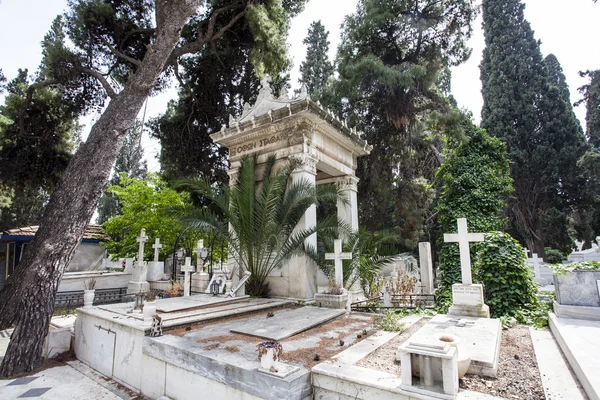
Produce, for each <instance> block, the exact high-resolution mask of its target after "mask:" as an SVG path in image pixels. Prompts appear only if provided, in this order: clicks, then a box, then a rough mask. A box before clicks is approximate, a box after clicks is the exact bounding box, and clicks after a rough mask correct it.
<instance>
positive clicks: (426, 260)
mask: <svg viewBox="0 0 600 400" xmlns="http://www.w3.org/2000/svg"><path fill="white" fill-rule="evenodd" d="M419 271H420V272H421V285H423V293H424V294H432V293H433V262H432V260H431V243H429V242H420V243H419Z"/></svg>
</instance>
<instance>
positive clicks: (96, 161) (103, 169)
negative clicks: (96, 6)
mask: <svg viewBox="0 0 600 400" xmlns="http://www.w3.org/2000/svg"><path fill="white" fill-rule="evenodd" d="M198 5H199V1H198V0H168V1H167V0H157V1H156V21H157V35H156V40H155V42H154V44H153V45H151V46H150V48H149V49H148V51H147V53H146V55H145V57H144V59H143V61H142V63H141V64H140V66H139V68H138V70H137V71H136V73H135V75H133V76H132V77H131V78H130V79H129V81H128V82H127V85H126V86H125V88H124V89H123V91H122V92H120V93H118V94H116V95H114V96H113V97H112V98H111V100H110V102H109V104H108V107H107V108H106V110H105V111H104V113H103V114H102V116H101V117H100V119H99V120H98V122H96V123H95V124H94V126H93V127H92V130H91V132H90V135H89V137H88V140H87V141H86V143H85V144H83V145H82V146H81V147H80V148H79V150H78V151H77V153H76V154H75V156H74V157H73V159H72V160H71V162H70V163H69V165H68V167H67V169H66V170H65V172H64V174H63V176H62V178H61V181H60V183H59V185H58V187H57V188H56V190H55V192H54V193H53V194H52V196H51V198H50V202H49V203H48V205H47V206H46V209H45V212H44V215H43V217H42V220H41V222H40V227H39V229H38V232H37V234H36V235H35V238H34V240H33V241H32V243H31V245H30V246H29V247H28V248H27V251H26V252H25V254H24V258H23V259H22V260H21V262H20V263H19V266H18V268H17V270H16V271H15V273H13V274H12V275H11V276H10V278H9V279H8V281H7V283H6V286H5V288H4V290H3V291H2V292H0V329H5V328H7V327H10V326H11V325H12V324H13V323H14V324H15V325H16V327H15V330H14V333H13V335H12V336H11V340H10V343H9V346H8V349H7V352H6V355H5V357H4V360H3V362H2V365H0V376H3V377H8V376H12V375H14V374H18V373H22V372H29V371H32V370H33V369H35V368H36V367H37V366H38V365H39V362H40V359H41V356H42V348H43V342H44V338H45V336H46V335H47V333H48V327H49V324H50V318H51V316H52V313H53V311H54V300H55V296H56V290H57V288H58V284H59V282H60V279H61V278H62V275H63V273H64V270H65V268H66V266H67V265H68V263H69V261H70V260H71V258H72V256H73V252H74V250H75V247H76V246H77V244H78V243H79V241H80V240H81V238H82V236H83V233H84V231H85V228H86V226H87V225H88V223H89V221H90V219H91V217H92V215H93V213H94V210H95V209H96V205H97V203H98V199H99V198H100V196H101V194H102V192H103V191H104V188H105V187H106V185H107V183H108V179H109V177H110V172H111V169H112V165H113V163H114V162H115V160H116V157H117V155H118V152H119V150H120V148H121V146H122V144H123V142H124V140H125V137H126V135H127V130H128V129H129V128H130V127H131V126H133V123H134V122H135V118H136V116H137V114H138V113H139V111H140V109H141V107H142V105H143V103H144V101H145V100H146V98H147V97H148V95H149V94H150V91H151V90H152V88H153V87H154V85H155V82H156V80H157V78H158V77H159V75H160V74H161V72H162V71H163V70H164V67H165V64H166V62H167V60H168V59H169V57H170V56H171V53H172V52H173V50H174V49H175V46H176V45H177V42H178V40H179V37H180V31H181V29H182V28H183V26H184V25H185V23H186V22H187V21H188V19H189V18H190V17H191V16H192V15H193V14H194V12H195V11H196V9H197V7H198Z"/></svg>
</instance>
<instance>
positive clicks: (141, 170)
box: [96, 122, 147, 224]
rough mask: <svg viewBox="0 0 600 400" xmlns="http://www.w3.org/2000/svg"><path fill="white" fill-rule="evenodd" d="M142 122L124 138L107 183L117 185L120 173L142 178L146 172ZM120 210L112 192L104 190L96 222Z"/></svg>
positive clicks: (113, 215) (106, 218)
mask: <svg viewBox="0 0 600 400" xmlns="http://www.w3.org/2000/svg"><path fill="white" fill-rule="evenodd" d="M142 130H143V127H142V123H141V122H139V123H138V124H136V126H134V127H133V128H132V129H131V130H130V131H129V134H128V135H127V138H125V143H124V144H123V147H121V151H120V152H119V155H118V156H117V160H116V161H115V166H114V168H113V169H114V171H113V176H112V178H111V179H110V181H109V185H111V186H115V185H118V184H119V183H120V181H121V173H125V174H126V175H127V177H129V178H136V179H144V177H145V176H146V172H147V165H146V161H145V160H143V161H142V157H143V156H144V150H143V149H142ZM120 212H121V207H120V205H119V202H118V201H117V197H116V195H115V194H114V193H112V192H108V191H105V192H104V194H103V195H102V197H101V198H100V201H99V202H98V219H97V221H96V222H97V223H98V224H103V223H104V222H106V221H108V220H109V219H110V218H112V217H116V216H117V215H119V213H120Z"/></svg>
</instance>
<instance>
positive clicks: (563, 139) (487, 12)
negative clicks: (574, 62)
mask: <svg viewBox="0 0 600 400" xmlns="http://www.w3.org/2000/svg"><path fill="white" fill-rule="evenodd" d="M523 9H524V6H523V4H521V2H520V1H519V0H501V1H490V0H485V1H484V2H483V20H484V24H483V27H484V34H485V42H486V48H485V50H484V54H483V60H482V62H481V66H480V68H481V80H482V84H483V90H482V93H483V98H484V106H483V110H482V127H483V128H485V129H486V130H487V132H488V133H489V134H490V135H492V136H496V137H499V138H502V139H503V140H504V141H506V144H507V147H508V154H509V158H510V160H511V162H512V166H511V176H512V178H513V180H514V187H515V198H514V199H512V200H511V201H510V202H509V209H508V215H509V218H510V227H511V233H512V234H513V235H514V236H515V237H516V238H518V239H520V240H521V241H522V242H524V243H525V244H526V245H527V247H529V248H530V249H531V250H532V251H534V252H536V253H538V254H539V255H542V254H544V246H551V247H556V248H560V249H565V248H567V249H568V248H569V247H570V246H571V243H570V238H569V236H568V234H567V232H568V226H567V224H568V218H569V215H570V214H571V212H572V210H573V209H574V208H575V207H576V206H577V199H578V197H579V196H580V195H579V193H578V190H579V188H580V185H579V181H578V169H577V160H579V158H580V157H581V156H582V155H583V153H584V152H585V150H586V149H585V147H586V145H585V139H584V136H583V134H582V131H581V126H580V125H579V123H578V121H577V119H576V118H575V115H574V113H573V111H572V108H571V105H570V103H569V100H568V96H567V95H568V89H567V88H566V85H564V78H562V71H561V69H560V64H558V62H557V61H556V59H555V57H549V58H548V59H547V61H548V64H546V63H544V62H543V60H542V55H541V52H540V49H539V44H538V42H537V41H536V40H535V38H534V35H533V31H532V29H531V27H530V25H529V23H528V22H527V21H526V20H525V19H524V16H523Z"/></svg>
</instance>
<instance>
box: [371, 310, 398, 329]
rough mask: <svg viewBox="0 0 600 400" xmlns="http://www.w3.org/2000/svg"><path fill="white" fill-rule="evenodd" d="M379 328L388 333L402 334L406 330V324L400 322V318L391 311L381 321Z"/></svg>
mask: <svg viewBox="0 0 600 400" xmlns="http://www.w3.org/2000/svg"><path fill="white" fill-rule="evenodd" d="M377 328H379V329H383V330H384V331H386V332H402V331H404V329H405V324H404V322H400V318H399V317H398V315H397V314H396V313H395V312H394V311H393V310H389V311H388V312H387V313H386V314H385V316H384V317H383V318H382V319H381V321H379V323H378V324H377Z"/></svg>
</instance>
